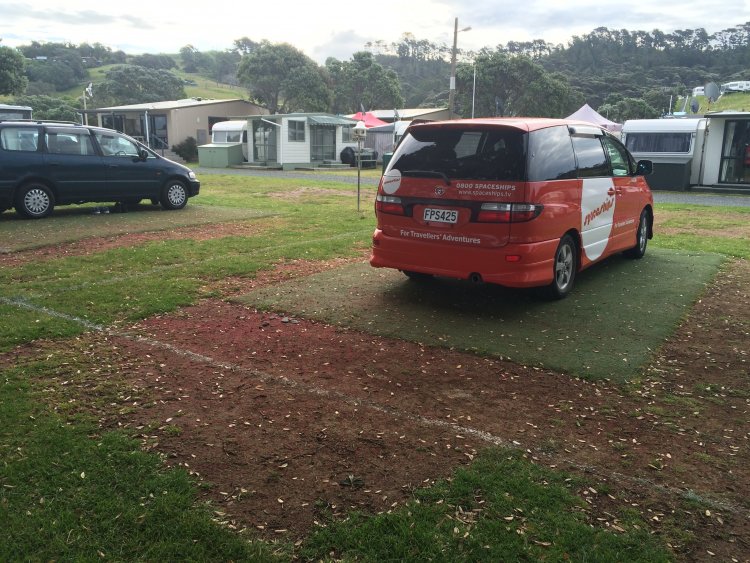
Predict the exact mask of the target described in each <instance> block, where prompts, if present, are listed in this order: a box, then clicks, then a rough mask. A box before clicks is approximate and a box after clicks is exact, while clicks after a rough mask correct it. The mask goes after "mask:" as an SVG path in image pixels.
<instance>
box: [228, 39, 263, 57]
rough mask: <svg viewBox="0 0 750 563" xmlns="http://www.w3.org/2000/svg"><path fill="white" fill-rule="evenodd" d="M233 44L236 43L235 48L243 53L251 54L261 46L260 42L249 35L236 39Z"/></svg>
mask: <svg viewBox="0 0 750 563" xmlns="http://www.w3.org/2000/svg"><path fill="white" fill-rule="evenodd" d="M232 44H233V45H234V50H235V51H236V52H238V53H239V54H241V55H249V54H250V53H252V52H253V51H255V49H257V48H258V47H259V46H260V44H259V43H256V42H255V41H253V40H252V39H249V38H247V37H241V38H240V39H235V40H234V42H233V43H232Z"/></svg>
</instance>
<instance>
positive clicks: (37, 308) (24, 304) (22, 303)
mask: <svg viewBox="0 0 750 563" xmlns="http://www.w3.org/2000/svg"><path fill="white" fill-rule="evenodd" d="M0 303H5V304H6V305H11V306H13V307H19V308H21V309H28V310H29V311H34V312H35V313H42V314H45V315H47V316H49V317H56V318H58V319H65V320H66V321H71V322H74V323H77V324H79V325H81V326H84V327H86V328H88V329H91V330H95V331H97V332H106V331H107V327H105V326H104V325H99V324H96V323H92V322H91V321H87V320H86V319H82V318H81V317H76V316H74V315H68V314H67V313H61V312H60V311H55V310H54V309H50V308H49V307H44V306H43V305H34V304H33V303H29V302H28V301H26V300H25V299H22V298H20V297H15V298H13V299H8V298H7V297H0Z"/></svg>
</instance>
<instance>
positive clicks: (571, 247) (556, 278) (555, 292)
mask: <svg viewBox="0 0 750 563" xmlns="http://www.w3.org/2000/svg"><path fill="white" fill-rule="evenodd" d="M552 268H553V270H552V276H553V278H552V283H551V284H550V285H548V286H547V287H546V288H544V289H545V294H546V297H548V298H549V299H562V298H563V297H565V296H566V295H568V293H570V292H571V291H572V290H573V284H574V282H575V279H576V271H577V270H578V247H577V246H576V243H575V241H574V240H573V237H571V236H570V235H565V236H564V237H563V238H561V239H560V244H559V245H557V250H556V251H555V259H554V262H553V265H552Z"/></svg>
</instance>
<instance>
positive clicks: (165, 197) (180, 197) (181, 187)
mask: <svg viewBox="0 0 750 563" xmlns="http://www.w3.org/2000/svg"><path fill="white" fill-rule="evenodd" d="M187 200H188V191H187V188H186V187H185V184H184V183H182V182H181V181H180V180H170V181H169V182H167V183H166V184H164V188H163V189H162V192H161V199H160V200H159V201H160V202H161V206H162V207H163V208H164V209H182V208H183V207H185V204H186V203H187Z"/></svg>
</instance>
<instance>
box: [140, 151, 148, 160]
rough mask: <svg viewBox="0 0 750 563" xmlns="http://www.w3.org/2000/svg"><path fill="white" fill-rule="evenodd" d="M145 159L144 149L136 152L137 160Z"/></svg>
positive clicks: (146, 156)
mask: <svg viewBox="0 0 750 563" xmlns="http://www.w3.org/2000/svg"><path fill="white" fill-rule="evenodd" d="M147 158H148V151H147V150H146V149H141V150H139V151H138V159H139V160H146V159H147Z"/></svg>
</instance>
